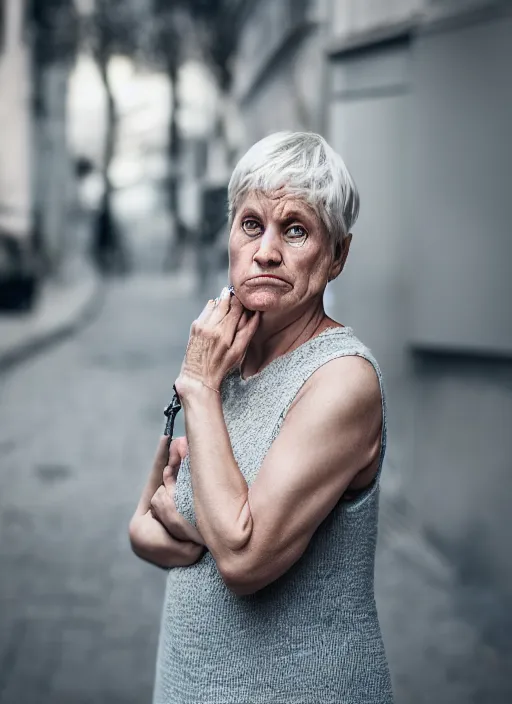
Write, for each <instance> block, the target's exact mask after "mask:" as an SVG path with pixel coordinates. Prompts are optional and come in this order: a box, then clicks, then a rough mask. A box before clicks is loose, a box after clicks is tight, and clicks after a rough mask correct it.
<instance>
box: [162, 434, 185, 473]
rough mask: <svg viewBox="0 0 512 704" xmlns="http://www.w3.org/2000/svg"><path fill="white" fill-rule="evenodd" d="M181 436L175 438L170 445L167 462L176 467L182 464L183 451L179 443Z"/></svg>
mask: <svg viewBox="0 0 512 704" xmlns="http://www.w3.org/2000/svg"><path fill="white" fill-rule="evenodd" d="M178 439H179V438H175V439H174V440H173V441H172V442H171V445H170V447H169V460H168V462H166V463H165V464H169V465H170V466H171V467H173V468H174V467H176V466H178V467H179V465H180V464H181V459H182V458H181V453H180V445H179V443H178Z"/></svg>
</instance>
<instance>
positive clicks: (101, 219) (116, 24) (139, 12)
mask: <svg viewBox="0 0 512 704" xmlns="http://www.w3.org/2000/svg"><path fill="white" fill-rule="evenodd" d="M144 10H145V7H144V3H142V4H139V3H136V2H135V0H131V1H127V0H94V2H93V3H92V5H91V10H90V11H89V12H88V13H87V14H86V15H85V17H84V20H83V40H84V43H85V45H86V47H87V48H88V49H89V51H90V52H91V54H92V56H93V57H94V60H95V61H96V64H97V67H98V71H99V74H100V77H101V80H102V82H103V87H104V89H105V95H106V99H107V129H106V135H105V148H104V153H103V161H102V164H101V171H102V176H103V182H104V191H103V195H102V199H101V203H100V207H99V211H98V217H97V222H96V227H95V233H94V240H93V255H94V257H95V259H96V261H97V262H98V264H99V266H100V267H101V268H102V269H103V270H104V271H105V272H118V273H122V272H125V271H126V270H127V269H128V258H127V254H126V248H125V246H124V243H123V239H122V236H121V233H120V231H119V226H118V225H117V223H116V221H115V219H114V217H113V214H112V190H113V189H112V182H111V179H110V175H109V170H110V165H111V163H112V159H113V156H114V152H115V146H116V137H117V126H118V116H117V110H116V102H115V95H114V91H113V89H112V84H111V79H110V74H109V65H110V61H111V59H112V58H113V57H114V56H119V55H124V56H130V57H136V55H137V54H138V52H139V49H140V37H141V36H142V33H141V30H140V23H139V20H140V19H141V17H143V16H144Z"/></svg>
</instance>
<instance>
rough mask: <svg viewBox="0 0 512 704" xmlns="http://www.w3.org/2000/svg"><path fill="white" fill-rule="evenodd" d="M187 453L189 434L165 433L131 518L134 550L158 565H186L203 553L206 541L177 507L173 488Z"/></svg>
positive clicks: (195, 560)
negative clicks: (180, 436)
mask: <svg viewBox="0 0 512 704" xmlns="http://www.w3.org/2000/svg"><path fill="white" fill-rule="evenodd" d="M186 454H187V441H186V438H176V439H175V440H173V441H172V443H171V445H170V446H169V438H168V437H166V436H162V437H161V438H160V441H159V443H158V448H157V451H156V455H155V459H154V461H153V467H152V469H151V473H150V475H149V479H148V481H147V484H146V486H145V487H144V490H143V492H142V495H141V497H140V501H139V503H138V506H137V508H136V510H135V513H134V515H133V517H132V519H131V521H130V526H129V537H130V543H131V546H132V550H133V552H134V553H135V554H136V555H137V556H138V557H140V558H141V559H142V560H145V561H147V562H151V563H153V564H155V565H157V567H162V568H164V569H168V568H170V567H187V566H188V565H192V564H193V563H194V562H197V560H198V559H199V558H200V557H201V555H202V554H203V552H204V550H205V545H204V541H203V539H202V537H201V535H200V533H199V532H198V531H197V530H196V528H195V527H194V526H193V525H191V524H190V523H189V522H188V521H186V520H185V519H184V518H183V517H182V516H180V514H179V513H178V512H177V511H176V507H175V505H174V498H173V497H174V489H175V486H176V475H177V472H178V469H179V466H180V463H181V460H182V458H183V457H185V455H186Z"/></svg>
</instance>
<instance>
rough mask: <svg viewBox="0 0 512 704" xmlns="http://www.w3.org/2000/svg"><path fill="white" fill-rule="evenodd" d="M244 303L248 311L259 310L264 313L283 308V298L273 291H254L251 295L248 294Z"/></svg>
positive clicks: (244, 298)
mask: <svg viewBox="0 0 512 704" xmlns="http://www.w3.org/2000/svg"><path fill="white" fill-rule="evenodd" d="M242 303H243V305H244V306H245V308H247V309H248V310H259V311H262V312H264V311H271V310H280V309H282V307H283V296H282V294H277V293H274V292H273V291H272V292H270V291H254V292H251V293H250V294H249V295H247V294H246V295H245V296H244V297H243V300H242Z"/></svg>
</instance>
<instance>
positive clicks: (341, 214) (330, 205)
mask: <svg viewBox="0 0 512 704" xmlns="http://www.w3.org/2000/svg"><path fill="white" fill-rule="evenodd" d="M280 188H284V190H285V191H286V192H290V193H293V194H296V195H297V197H299V198H303V199H304V200H305V201H306V202H307V203H308V204H309V205H310V206H311V207H312V208H313V210H314V211H315V213H316V214H317V216H318V217H319V218H320V220H321V221H322V223H323V224H324V226H325V228H326V230H327V234H328V236H329V238H330V240H331V244H332V246H333V248H335V247H336V245H341V244H342V242H343V239H344V238H345V237H346V236H347V235H348V233H349V232H350V230H351V228H352V226H353V224H354V223H355V221H356V220H357V216H358V214H359V194H358V191H357V187H356V184H355V183H354V180H353V178H352V176H351V175H350V172H349V170H348V169H347V167H346V166H345V163H344V161H343V159H342V158H341V157H340V156H339V154H337V153H336V152H335V151H334V149H332V147H330V146H329V144H328V143H327V142H326V140H325V139H324V138H323V137H322V136H321V135H319V134H315V133H314V132H275V133H274V134H271V135H269V136H268V137H264V138H263V139H261V140H260V141H259V142H256V144H254V145H253V146H252V147H251V148H250V149H249V150H248V151H247V152H246V153H245V154H244V156H243V157H242V158H241V159H240V161H239V162H238V164H237V165H236V166H235V169H234V171H233V174H232V176H231V179H230V181H229V186H228V207H229V223H230V226H231V224H232V223H233V219H234V217H235V214H236V211H237V210H238V208H239V206H240V204H241V203H242V201H243V200H244V199H245V198H246V196H247V195H248V194H249V193H250V192H252V191H261V192H263V193H265V194H267V195H270V194H272V193H273V192H275V191H277V190H278V189H280Z"/></svg>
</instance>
